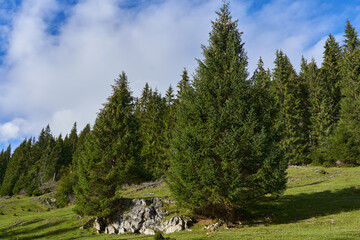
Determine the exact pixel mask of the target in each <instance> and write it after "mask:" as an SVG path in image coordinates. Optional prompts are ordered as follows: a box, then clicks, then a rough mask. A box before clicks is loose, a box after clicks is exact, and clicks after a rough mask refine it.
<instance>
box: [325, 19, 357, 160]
mask: <svg viewBox="0 0 360 240" xmlns="http://www.w3.org/2000/svg"><path fill="white" fill-rule="evenodd" d="M359 43H360V41H359V38H358V34H357V32H356V31H355V28H353V27H352V26H351V24H350V22H349V21H347V24H346V27H345V40H344V46H343V49H344V52H343V58H342V64H341V73H342V74H341V75H342V80H341V81H342V82H341V95H342V98H341V102H340V106H341V108H340V120H339V122H338V124H337V125H336V129H335V131H334V132H333V134H332V135H331V136H330V138H329V139H328V141H327V142H326V154H324V155H325V160H326V162H325V164H328V165H334V164H335V163H336V161H341V162H343V163H345V164H352V165H359V164H360V147H359V146H360V45H359Z"/></svg>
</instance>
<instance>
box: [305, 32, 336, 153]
mask: <svg viewBox="0 0 360 240" xmlns="http://www.w3.org/2000/svg"><path fill="white" fill-rule="evenodd" d="M324 48H325V50H324V56H323V58H324V60H323V63H322V66H321V68H320V70H319V73H318V77H317V79H316V80H315V81H316V82H314V83H313V86H312V92H313V93H312V97H311V105H312V112H311V118H312V121H311V132H312V133H311V135H312V144H313V148H316V147H320V148H321V147H323V145H324V144H325V142H326V139H327V138H328V137H329V136H330V135H331V133H332V132H333V130H334V128H335V125H336V123H337V122H338V120H339V117H340V115H339V114H340V99H341V92H340V85H341V81H340V80H341V74H340V70H341V69H340V61H341V56H340V47H339V44H338V43H337V42H336V41H335V38H334V37H333V36H332V35H331V34H330V35H329V38H328V39H327V41H326V43H325V47H324Z"/></svg>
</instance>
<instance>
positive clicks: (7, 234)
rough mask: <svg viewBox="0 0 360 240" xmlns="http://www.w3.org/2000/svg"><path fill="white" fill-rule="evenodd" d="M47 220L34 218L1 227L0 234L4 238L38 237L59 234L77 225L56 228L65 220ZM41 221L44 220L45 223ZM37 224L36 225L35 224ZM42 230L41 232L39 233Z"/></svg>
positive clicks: (23, 239)
mask: <svg viewBox="0 0 360 240" xmlns="http://www.w3.org/2000/svg"><path fill="white" fill-rule="evenodd" d="M46 221H47V220H42V219H34V220H31V221H29V222H22V223H20V224H17V223H16V222H15V223H14V224H13V225H11V226H9V227H8V228H3V229H0V236H1V238H4V239H22V240H26V239H38V238H43V237H51V236H58V235H60V234H63V233H66V232H69V231H72V230H74V229H75V228H76V227H70V228H61V229H54V228H56V227H57V226H59V225H60V224H62V223H63V222H64V221H63V220H61V221H54V222H46ZM41 222H44V223H43V224H42V223H41ZM34 224H35V225H34ZM39 232H42V233H41V234H37V233H39Z"/></svg>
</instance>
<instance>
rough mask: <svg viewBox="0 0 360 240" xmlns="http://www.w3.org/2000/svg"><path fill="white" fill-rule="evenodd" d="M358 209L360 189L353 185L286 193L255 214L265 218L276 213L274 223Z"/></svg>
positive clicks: (266, 204)
mask: <svg viewBox="0 0 360 240" xmlns="http://www.w3.org/2000/svg"><path fill="white" fill-rule="evenodd" d="M358 209H360V189H357V188H355V187H351V188H345V189H342V190H339V191H335V192H332V191H323V192H317V193H310V194H305V193H302V194H297V195H285V196H282V197H280V198H279V199H278V200H276V201H273V202H268V203H265V204H263V205H261V206H258V209H257V210H256V211H255V215H256V216H257V219H258V220H259V219H261V218H262V219H264V216H266V215H267V214H270V215H275V217H274V219H273V221H272V223H275V224H283V223H294V222H297V221H300V220H304V219H309V218H312V217H321V216H327V215H331V214H337V213H340V212H351V211H355V210H358ZM273 213H274V214H273ZM260 221H261V220H260ZM257 222H259V221H257Z"/></svg>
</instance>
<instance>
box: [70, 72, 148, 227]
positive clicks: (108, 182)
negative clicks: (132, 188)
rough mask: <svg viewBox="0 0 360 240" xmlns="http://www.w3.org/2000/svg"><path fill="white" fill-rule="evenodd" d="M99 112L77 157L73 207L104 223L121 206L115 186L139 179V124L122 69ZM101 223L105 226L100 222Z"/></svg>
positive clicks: (117, 187)
mask: <svg viewBox="0 0 360 240" xmlns="http://www.w3.org/2000/svg"><path fill="white" fill-rule="evenodd" d="M112 88H113V93H112V95H111V96H110V97H109V98H108V99H107V100H108V101H107V103H106V104H105V105H104V107H103V108H102V109H101V111H100V112H99V114H98V116H97V118H96V121H95V125H94V128H93V130H92V131H91V133H90V134H89V135H88V137H87V138H86V142H85V145H84V147H85V149H84V151H82V152H81V154H80V156H79V159H78V163H77V164H78V167H77V168H78V169H77V170H78V177H79V184H78V185H77V188H76V191H75V193H76V208H75V211H76V212H77V213H79V214H81V215H90V216H96V217H98V219H99V221H100V222H101V223H103V224H105V222H106V219H108V218H111V217H113V216H114V215H115V214H116V213H117V211H118V208H119V206H120V204H119V201H120V200H121V196H120V195H119V194H118V192H117V190H119V189H120V187H121V186H122V185H123V184H125V183H128V184H131V183H137V182H139V181H140V177H141V176H140V174H139V171H140V169H139V168H140V163H141V162H140V161H139V150H140V146H139V137H138V133H137V129H138V124H137V122H136V119H135V117H134V114H133V113H134V103H133V98H132V96H131V93H130V90H129V87H128V81H127V77H126V75H125V73H124V72H123V73H122V74H121V75H120V76H119V78H118V79H116V80H115V85H113V86H112ZM103 227H104V226H103Z"/></svg>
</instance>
